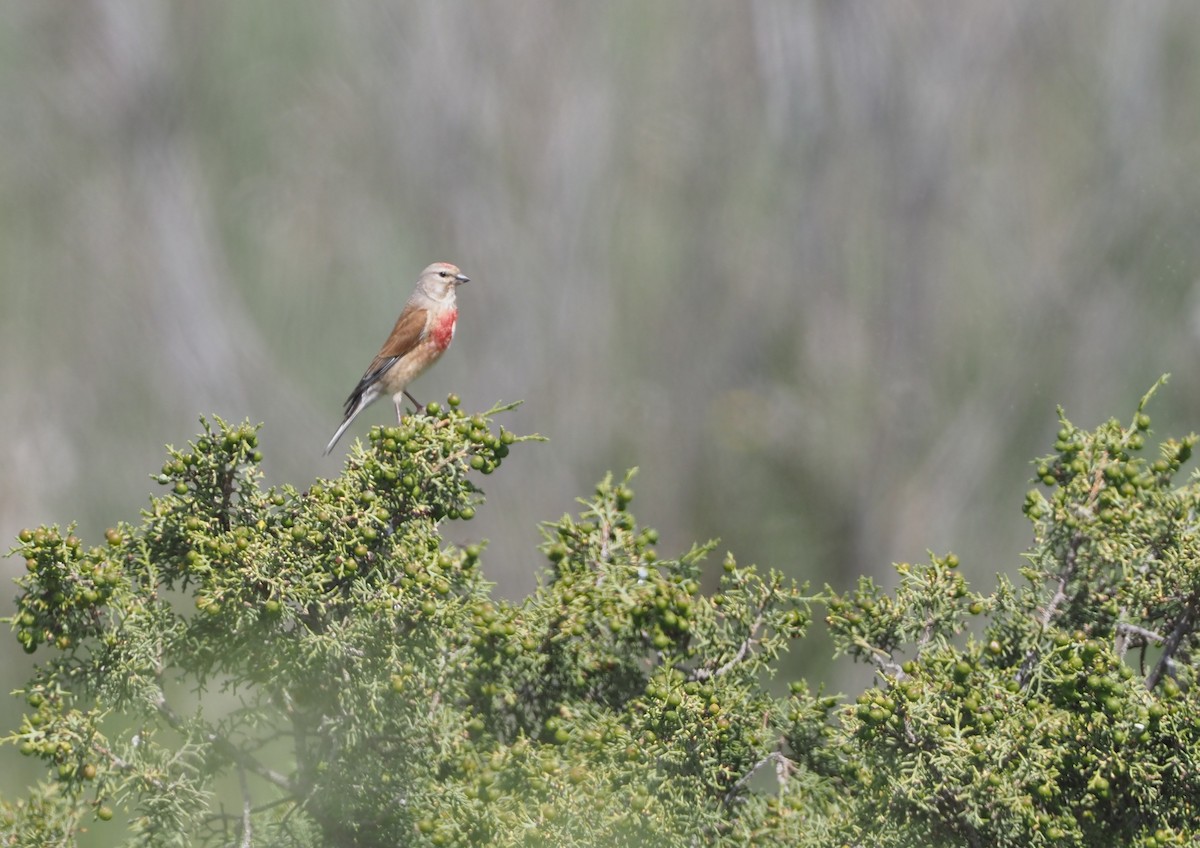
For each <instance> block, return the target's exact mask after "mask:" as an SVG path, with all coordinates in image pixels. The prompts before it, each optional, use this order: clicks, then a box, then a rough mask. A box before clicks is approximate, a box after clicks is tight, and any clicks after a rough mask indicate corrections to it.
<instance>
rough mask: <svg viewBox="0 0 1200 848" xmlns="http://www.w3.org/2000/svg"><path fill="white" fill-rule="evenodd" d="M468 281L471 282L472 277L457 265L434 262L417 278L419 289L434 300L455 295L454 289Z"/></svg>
mask: <svg viewBox="0 0 1200 848" xmlns="http://www.w3.org/2000/svg"><path fill="white" fill-rule="evenodd" d="M467 282H470V277H468V276H467V275H466V274H464V273H463V272H462V271H460V270H458V266H457V265H451V264H450V263H449V262H434V263H433V264H432V265H430V266H429V267H428V268H426V269H425V270H424V271H422V272H421V276H420V278H419V279H418V280H417V289H418V290H420V291H422V292H424V293H425V295H426V296H428V297H431V298H433V299H434V300H445V299H446V298H448V297H453V296H454V290H455V289H456V288H458V287H459V286H461V285H462V284H463V283H467Z"/></svg>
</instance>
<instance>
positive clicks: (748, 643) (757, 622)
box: [688, 596, 770, 681]
mask: <svg viewBox="0 0 1200 848" xmlns="http://www.w3.org/2000/svg"><path fill="white" fill-rule="evenodd" d="M769 605H770V599H769V596H768V598H767V599H766V600H764V601H763V605H762V606H761V607H759V608H758V615H757V616H756V617H755V619H754V622H753V623H752V624H751V625H750V630H749V632H748V633H747V634H746V638H745V640H743V642H742V644H741V647H739V648H738V649H737V653H736V654H734V655H733V658H732V659H731V660H729V661H728V662H727V663H725V664H724V665H722V666H721V667H720V668H718V669H717V670H716V671H713V670H712V669H711V668H707V667H704V668H698V669H696V670H694V671H693V672H692V673H691V674H689V675H688V679H689V680H695V681H704V680H708V679H709V678H710V677H720V676H721V675H723V674H726V673H728V672H729V671H730V670H731V669H733V668H734V667H735V666H736V665H737V664H738V663H740V662H741V661H742V660H744V659H745V658H746V655H747V654H748V653H750V648H751V647H752V646H753V645H754V643H755V642H756V641H757V639H756V634H757V633H758V629H759V628H760V627H762V625H763V621H764V620H765V618H766V614H767V607H768V606H769Z"/></svg>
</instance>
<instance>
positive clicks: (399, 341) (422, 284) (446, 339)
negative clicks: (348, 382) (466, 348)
mask: <svg viewBox="0 0 1200 848" xmlns="http://www.w3.org/2000/svg"><path fill="white" fill-rule="evenodd" d="M469 281H470V280H469V278H468V277H467V276H466V275H465V274H463V273H462V272H461V271H459V270H458V268H456V267H455V266H453V265H451V264H449V263H447V262H435V263H433V264H432V265H430V266H429V267H428V268H426V269H425V270H424V271H422V272H421V276H420V278H418V279H417V288H416V290H415V291H414V292H413V293H412V296H411V297H409V299H408V303H406V304H404V311H403V312H401V313H400V317H399V318H397V319H396V326H395V327H393V328H392V334H391V335H390V336H388V338H387V341H386V342H384V343H383V347H381V348H380V349H379V353H378V354H377V355H376V356H375V359H374V360H373V361H372V362H371V364H370V366H368V367H367V371H366V373H365V374H363V376H362V379H361V380H359V381H358V385H357V386H355V387H354V391H352V392H351V393H350V397H348V398H346V416H345V418H343V419H342V425H341V426H340V427H338V428H337V432H336V433H334V434H333V438H332V439H330V440H329V444H328V445H327V446H326V447H325V453H326V455H328V454H329V452H330V451H331V450H333V446H334V445H336V444H337V440H338V439H340V438H341V437H342V433H344V432H346V428H347V427H349V426H350V424H351V422H352V421H354V419H355V418H357V417H358V413H360V412H362V411H363V410H364V409H366V408H367V407H368V406H370V405H371V403H372V402H373V401H374V400H375V399H376V398H378V397H380V396H381V395H385V394H387V395H391V396H392V402H393V403H395V404H396V418H397V420H399V419H401V418H403V414H404V413H403V408H402V407H401V404H402V402H403V399H404V398H405V397H407V398H408V399H409V400H410V401H412V402H413V404H414V405H415V406H416V407H417V409H418V410H420V409H422V408H423V407H422V406H421V404H419V403H417V401H416V399H415V398H413V396H412V395H410V394H409V393H408V391H407V387H408V384H409V383H411V382H412V381H413V380H415V379H417V377H419V376H420V375H421V373H422V372H423V371H424V370H425V369H426V368H428V367H429V366H430V365H432V364H433V363H435V362H437V360H438V358H439V357H440V356H441V355H442V354H443V353H445V352H446V348H448V347H450V340H451V339H453V338H454V325H455V324H456V323H457V321H458V305H457V303H456V302H455V290H456V289H457V288H458V287H459V286H461V285H462V284H463V283H466V282H469Z"/></svg>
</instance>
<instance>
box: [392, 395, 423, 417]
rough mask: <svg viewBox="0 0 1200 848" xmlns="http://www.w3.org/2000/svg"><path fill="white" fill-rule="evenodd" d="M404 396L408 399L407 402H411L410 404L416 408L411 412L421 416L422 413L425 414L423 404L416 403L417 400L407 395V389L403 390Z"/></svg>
mask: <svg viewBox="0 0 1200 848" xmlns="http://www.w3.org/2000/svg"><path fill="white" fill-rule="evenodd" d="M404 396H405V397H406V398H408V399H409V400H411V401H412V403H413V406H415V407H416V409H414V410H413V412H415V413H416V414H417V415H422V414H424V412H425V405H424V404H420V403H417V399H416V398H415V397H413V396H412V395H410V394H409V393H408V389H405V390H404ZM397 408H399V407H397Z"/></svg>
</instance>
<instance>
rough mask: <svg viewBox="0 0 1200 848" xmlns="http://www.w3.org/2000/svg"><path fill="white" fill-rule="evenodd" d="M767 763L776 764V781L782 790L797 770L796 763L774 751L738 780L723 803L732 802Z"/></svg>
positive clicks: (726, 794) (727, 793)
mask: <svg viewBox="0 0 1200 848" xmlns="http://www.w3.org/2000/svg"><path fill="white" fill-rule="evenodd" d="M767 763H774V764H775V779H776V780H777V781H778V782H779V786H780V787H781V788H782V787H783V785H784V784H785V783H787V779H788V778H789V777H790V776H791V774H792V772H793V771H795V770H796V764H795V763H793V762H792V761H791V760H789V759H788V758H787V757H785V756H784V755H783V754H782V753H781V752H779V751H772V752H771V753H769V754H767V755H766V756H765V757H763V758H762V759H761V760H759V761H758V762H757V763H755V764H754V765H752V766H750V770H749V771H748V772H746V773H745V774H744V775H742V776H741V777H740V778H738V780H737V782H736V783H734V784H733V786H731V787H729V791H728V792H726V793H725V797H724V798H723V799H722V801H723V802H724V803H725V804H728V803H729V802H730V801H732V800H733V797H734V796H735V795H736V794H737V793H738V791H739V790H740V789H741V788H742V787H743V786H745V785H746V783H747V782H748V781H749V780H750V778H752V777H754V775H755V773H756V772H757V771H758V770H759V769H760V768H762V767H763V766H765V765H766V764H767Z"/></svg>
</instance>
